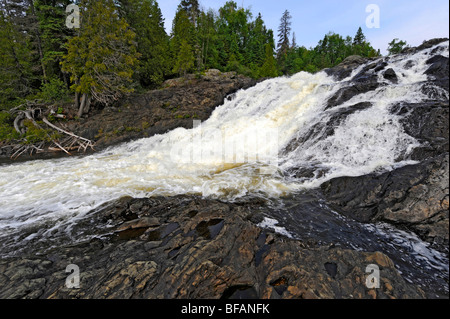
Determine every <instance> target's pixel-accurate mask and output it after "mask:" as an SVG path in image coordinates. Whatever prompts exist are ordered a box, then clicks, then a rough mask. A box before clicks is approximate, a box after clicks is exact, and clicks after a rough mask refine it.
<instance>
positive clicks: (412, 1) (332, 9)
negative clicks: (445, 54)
mask: <svg viewBox="0 0 450 319" xmlns="http://www.w3.org/2000/svg"><path fill="white" fill-rule="evenodd" d="M226 1H227V0H199V2H200V5H201V6H202V7H203V8H204V9H205V10H207V9H209V8H212V9H215V10H216V11H217V10H218V9H219V8H220V7H222V6H223V5H224V4H225V3H226ZM235 2H236V3H237V4H238V6H240V7H241V6H243V7H244V8H246V9H251V12H252V13H253V15H254V18H256V17H257V15H258V13H259V12H260V13H261V14H262V16H263V20H264V22H265V23H266V26H267V27H268V28H270V29H272V30H274V34H275V35H277V33H278V32H277V29H278V26H279V24H280V18H281V16H282V14H283V12H284V11H285V10H289V12H290V13H291V16H292V32H295V35H296V38H297V44H298V45H300V46H305V47H307V48H310V47H314V46H316V45H317V43H318V42H319V41H320V40H321V39H323V37H324V35H325V34H327V33H328V32H330V31H332V32H335V33H339V34H340V35H342V36H344V37H345V36H347V35H349V36H351V37H354V36H355V34H356V31H357V30H358V28H359V27H362V29H363V32H364V34H365V35H366V38H367V39H368V41H369V42H370V43H371V44H372V46H373V47H374V48H375V49H380V50H381V53H382V54H386V53H387V51H386V50H387V47H388V43H389V42H391V41H392V39H394V38H399V39H401V40H404V41H406V42H407V43H408V44H409V45H411V46H418V45H420V44H422V42H423V41H424V40H429V39H432V38H438V37H445V38H448V37H449V13H448V12H449V1H448V0H312V1H311V0H235ZM158 3H159V6H160V8H161V11H162V13H163V15H164V18H165V24H166V31H167V32H168V33H170V31H171V28H172V20H173V17H174V16H175V12H176V10H177V6H178V4H179V3H180V0H159V1H158ZM371 4H374V5H377V6H378V8H379V22H380V23H379V28H377V27H372V28H369V27H370V25H369V27H368V25H366V20H367V19H368V17H369V16H371V15H372V14H373V13H374V11H369V12H366V8H367V6H368V5H371ZM369 18H370V17H369ZM369 20H370V21H374V20H373V19H369ZM276 40H277V39H276Z"/></svg>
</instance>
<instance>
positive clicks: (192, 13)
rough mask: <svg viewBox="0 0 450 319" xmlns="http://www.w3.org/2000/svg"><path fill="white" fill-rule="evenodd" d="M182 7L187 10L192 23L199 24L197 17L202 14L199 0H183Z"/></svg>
mask: <svg viewBox="0 0 450 319" xmlns="http://www.w3.org/2000/svg"><path fill="white" fill-rule="evenodd" d="M180 7H181V9H183V10H184V11H186V13H187V15H188V17H189V19H190V20H191V22H192V24H193V25H194V26H197V19H198V16H199V15H200V5H199V3H198V0H181V3H180Z"/></svg>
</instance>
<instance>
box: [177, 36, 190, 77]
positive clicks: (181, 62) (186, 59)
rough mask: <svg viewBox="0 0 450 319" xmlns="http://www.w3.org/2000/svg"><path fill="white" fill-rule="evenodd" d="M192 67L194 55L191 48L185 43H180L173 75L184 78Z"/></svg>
mask: <svg viewBox="0 0 450 319" xmlns="http://www.w3.org/2000/svg"><path fill="white" fill-rule="evenodd" d="M193 67H194V55H193V53H192V47H191V46H190V45H189V43H188V42H187V41H183V42H182V43H181V47H180V51H179V52H178V56H177V60H176V62H175V67H174V69H173V72H174V73H178V74H179V75H183V76H186V74H187V73H188V72H189V71H191V70H192V68H193Z"/></svg>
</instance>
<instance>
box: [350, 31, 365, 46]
mask: <svg viewBox="0 0 450 319" xmlns="http://www.w3.org/2000/svg"><path fill="white" fill-rule="evenodd" d="M365 42H366V36H365V35H364V33H363V31H362V28H361V27H359V28H358V31H357V32H356V35H355V38H354V39H353V46H362V45H364V43H365Z"/></svg>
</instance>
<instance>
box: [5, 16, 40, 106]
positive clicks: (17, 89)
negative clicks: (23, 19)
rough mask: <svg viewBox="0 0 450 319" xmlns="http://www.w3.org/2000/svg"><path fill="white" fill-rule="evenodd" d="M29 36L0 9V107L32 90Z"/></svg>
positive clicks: (32, 76)
mask: <svg viewBox="0 0 450 319" xmlns="http://www.w3.org/2000/svg"><path fill="white" fill-rule="evenodd" d="M32 66H33V63H32V51H31V45H30V38H29V37H28V36H27V35H26V34H24V33H23V32H20V29H19V26H17V25H15V24H14V23H13V21H12V18H11V17H7V16H5V14H4V12H3V11H2V10H0V108H1V109H9V108H10V107H12V106H14V105H15V104H17V103H16V100H17V99H18V98H19V97H25V96H27V95H29V94H32V93H33V91H34V88H33V82H34V75H33V68H32Z"/></svg>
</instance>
